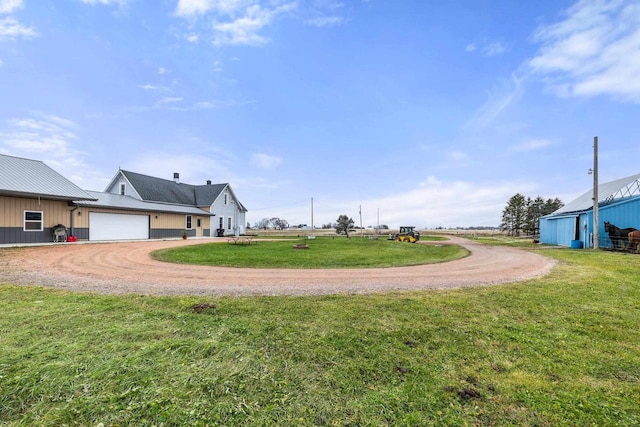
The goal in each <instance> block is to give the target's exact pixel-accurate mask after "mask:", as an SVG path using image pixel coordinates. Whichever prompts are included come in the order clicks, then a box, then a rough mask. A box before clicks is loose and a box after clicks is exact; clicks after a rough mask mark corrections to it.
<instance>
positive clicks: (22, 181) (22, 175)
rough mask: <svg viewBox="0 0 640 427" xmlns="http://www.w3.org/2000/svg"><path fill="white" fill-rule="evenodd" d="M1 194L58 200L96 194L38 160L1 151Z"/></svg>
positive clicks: (85, 198) (78, 198) (86, 198)
mask: <svg viewBox="0 0 640 427" xmlns="http://www.w3.org/2000/svg"><path fill="white" fill-rule="evenodd" d="M0 194H6V195H13V196H23V197H25V196H26V197H42V198H47V199H56V200H92V199H93V197H92V196H90V195H89V194H88V193H87V192H85V191H84V190H82V189H81V188H80V187H78V186H77V185H75V184H74V183H73V182H71V181H69V180H68V179H67V178H65V177H63V176H62V175H60V174H59V173H58V172H56V171H54V170H53V169H51V168H50V167H49V166H47V165H45V164H44V163H43V162H41V161H39V160H31V159H23V158H21V157H13V156H6V155H4V154H0Z"/></svg>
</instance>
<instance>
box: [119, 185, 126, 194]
mask: <svg viewBox="0 0 640 427" xmlns="http://www.w3.org/2000/svg"><path fill="white" fill-rule="evenodd" d="M126 190H127V184H125V183H124V182H123V183H121V184H120V195H121V196H124V194H125V193H126Z"/></svg>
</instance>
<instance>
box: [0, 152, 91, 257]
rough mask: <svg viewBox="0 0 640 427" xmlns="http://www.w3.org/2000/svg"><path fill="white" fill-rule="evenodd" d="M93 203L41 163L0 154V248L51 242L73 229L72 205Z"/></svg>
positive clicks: (86, 195) (77, 188)
mask: <svg viewBox="0 0 640 427" xmlns="http://www.w3.org/2000/svg"><path fill="white" fill-rule="evenodd" d="M92 200H95V198H94V196H92V195H90V194H89V193H88V192H86V191H84V190H82V189H80V187H78V186H77V185H75V184H74V183H72V182H71V181H69V180H68V179H67V178H65V177H63V176H62V175H60V174H59V173H58V172H56V171H54V170H53V169H51V168H50V167H49V166H47V165H45V164H44V163H43V162H41V161H38V160H31V159H24V158H21V157H13V156H7V155H3V154H0V244H3V243H42V242H51V241H52V240H53V236H54V234H53V230H54V228H56V227H59V226H62V227H63V228H64V229H68V228H71V227H73V225H74V219H75V216H74V210H75V209H76V207H75V205H74V201H92Z"/></svg>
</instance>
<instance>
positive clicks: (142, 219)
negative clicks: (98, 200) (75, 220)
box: [89, 212, 149, 240]
mask: <svg viewBox="0 0 640 427" xmlns="http://www.w3.org/2000/svg"><path fill="white" fill-rule="evenodd" d="M148 238H149V215H126V214H113V213H101V212H91V213H89V240H139V239H148Z"/></svg>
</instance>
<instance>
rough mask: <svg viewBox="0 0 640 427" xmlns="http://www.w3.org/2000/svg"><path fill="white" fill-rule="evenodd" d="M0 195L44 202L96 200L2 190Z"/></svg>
mask: <svg viewBox="0 0 640 427" xmlns="http://www.w3.org/2000/svg"><path fill="white" fill-rule="evenodd" d="M0 195H2V196H10V197H27V198H34V197H36V198H40V199H46V200H62V201H65V202H74V201H79V200H85V201H97V200H98V199H95V198H92V197H77V196H63V195H60V194H44V193H28V192H23V191H10V190H2V191H0Z"/></svg>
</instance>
